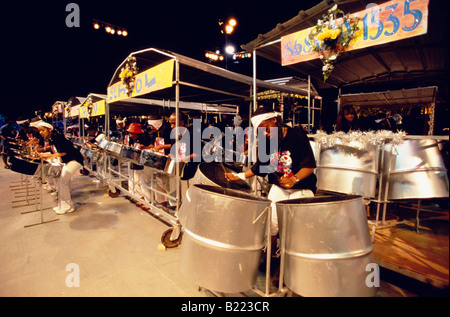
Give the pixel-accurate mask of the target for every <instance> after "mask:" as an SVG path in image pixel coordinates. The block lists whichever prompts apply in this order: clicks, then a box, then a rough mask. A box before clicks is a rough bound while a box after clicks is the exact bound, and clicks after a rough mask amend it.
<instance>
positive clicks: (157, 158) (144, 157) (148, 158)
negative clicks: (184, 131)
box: [140, 150, 169, 171]
mask: <svg viewBox="0 0 450 317" xmlns="http://www.w3.org/2000/svg"><path fill="white" fill-rule="evenodd" d="M168 160H169V157H168V156H166V155H163V154H161V153H158V152H155V151H151V150H143V151H142V154H141V159H140V164H141V165H144V166H149V167H152V168H156V169H158V170H161V171H163V170H164V169H165V167H166V164H167V161H168Z"/></svg>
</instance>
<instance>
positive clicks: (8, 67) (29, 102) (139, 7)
mask: <svg viewBox="0 0 450 317" xmlns="http://www.w3.org/2000/svg"><path fill="white" fill-rule="evenodd" d="M70 2H74V3H77V4H78V5H79V8H80V17H81V26H80V27H79V28H68V27H67V26H66V24H65V20H66V16H67V15H68V14H69V12H66V11H65V9H66V5H67V4H68V3H70ZM319 2H320V0H308V1H285V2H275V1H273V2H267V1H265V2H264V1H253V0H252V1H244V0H241V1H221V2H220V1H215V2H214V1H176V2H173V1H149V0H148V1H117V0H113V1H106V0H101V1H97V0H93V1H85V0H73V1H70V0H67V1H62V0H58V1H56V0H52V1H45V0H43V1H26V2H22V1H11V2H8V3H7V4H2V6H1V12H2V15H1V18H0V30H2V31H1V32H2V45H1V47H2V49H1V51H2V61H3V63H2V64H3V65H2V68H1V87H2V97H1V98H0V113H3V114H6V115H11V116H17V115H23V116H31V114H29V113H32V112H33V111H34V110H37V109H42V110H43V111H49V110H50V109H51V105H52V104H53V103H54V102H55V101H57V100H60V101H67V100H68V99H69V98H70V97H73V96H80V97H85V96H87V95H88V94H89V93H91V92H94V93H106V87H107V85H108V83H109V80H110V79H111V76H112V75H113V73H114V71H115V69H116V68H117V67H118V65H119V64H120V63H121V62H122V61H123V60H124V59H125V58H126V57H127V56H128V54H130V53H131V52H134V51H137V50H140V49H144V48H149V47H155V48H161V49H166V50H170V51H173V52H176V53H179V54H183V55H186V56H189V57H193V58H195V59H198V60H202V61H205V58H204V53H205V51H206V50H215V49H216V48H220V46H223V45H224V42H225V40H224V36H223V35H222V34H221V33H220V30H219V26H218V20H219V19H227V18H228V17H230V16H234V17H235V18H236V19H237V20H238V23H239V24H238V27H237V29H236V31H235V33H234V34H233V35H231V36H230V38H229V41H230V42H232V43H233V44H235V46H236V47H237V48H239V45H241V44H245V43H247V42H250V41H252V40H253V39H255V38H256V37H257V36H258V34H260V33H261V34H264V33H266V32H268V31H270V30H271V29H273V28H274V27H275V26H276V25H277V23H282V22H285V21H287V20H289V19H291V18H292V17H294V16H296V15H297V14H298V12H299V11H300V10H302V9H308V8H310V7H312V6H314V5H315V4H317V3H319ZM264 3H265V4H264ZM92 19H98V20H101V21H105V22H109V23H112V24H114V25H118V26H123V27H125V28H127V30H128V31H129V36H128V37H126V38H124V37H119V36H112V35H109V34H107V33H105V32H104V31H99V30H94V29H93V28H92ZM272 64H273V63H272ZM258 65H259V64H258ZM258 67H259V66H258ZM277 68H278V66H277ZM280 68H281V67H280ZM229 69H231V70H233V71H236V72H241V73H246V74H248V75H250V74H251V73H248V72H249V71H251V61H250V60H248V61H247V63H240V64H238V65H231V66H229ZM258 74H259V75H258V77H259V78H261V79H269V78H276V77H279V76H278V75H277V74H273V73H270V72H267V71H266V73H264V69H262V71H261V72H260V71H259V69H258ZM281 75H285V74H281Z"/></svg>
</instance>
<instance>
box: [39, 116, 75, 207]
mask: <svg viewBox="0 0 450 317" xmlns="http://www.w3.org/2000/svg"><path fill="white" fill-rule="evenodd" d="M37 127H38V129H39V133H40V134H41V136H42V137H43V138H44V139H46V140H48V141H49V143H50V145H52V146H53V147H54V149H55V153H42V154H39V156H40V157H42V158H44V159H52V158H60V160H61V161H62V163H63V168H62V170H61V175H60V177H59V182H58V206H57V207H55V208H53V210H54V211H55V212H56V213H57V214H65V213H69V212H73V211H74V210H75V208H74V206H73V202H72V197H71V193H70V182H71V179H72V176H73V174H74V173H75V172H76V171H77V170H79V169H80V168H81V166H82V165H83V156H82V155H81V153H80V150H78V149H77V148H76V147H75V146H74V145H73V143H72V142H70V141H69V140H68V139H67V138H66V137H65V136H64V134H63V133H62V132H61V131H60V130H58V129H56V128H54V127H53V126H52V125H51V124H50V123H47V122H45V121H42V122H39V124H38V126H37Z"/></svg>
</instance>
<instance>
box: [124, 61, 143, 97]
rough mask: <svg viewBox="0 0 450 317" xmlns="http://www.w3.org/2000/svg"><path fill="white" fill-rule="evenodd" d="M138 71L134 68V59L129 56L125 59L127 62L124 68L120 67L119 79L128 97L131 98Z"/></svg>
mask: <svg viewBox="0 0 450 317" xmlns="http://www.w3.org/2000/svg"><path fill="white" fill-rule="evenodd" d="M138 71H139V69H138V68H137V66H136V57H134V56H129V57H128V58H127V62H126V64H125V67H122V69H121V70H120V74H119V78H120V80H121V81H122V83H123V84H124V86H125V88H126V90H127V94H128V96H131V94H132V93H133V89H134V82H135V79H136V75H137V74H138Z"/></svg>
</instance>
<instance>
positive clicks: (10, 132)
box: [0, 119, 16, 169]
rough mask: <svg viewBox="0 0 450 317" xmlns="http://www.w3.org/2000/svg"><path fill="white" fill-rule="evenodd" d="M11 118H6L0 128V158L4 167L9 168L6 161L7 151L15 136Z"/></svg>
mask: <svg viewBox="0 0 450 317" xmlns="http://www.w3.org/2000/svg"><path fill="white" fill-rule="evenodd" d="M13 122H14V121H13V120H10V119H6V124H5V125H4V126H2V127H1V128H0V139H1V140H2V158H3V163H4V164H5V168H6V169H10V168H11V167H10V165H9V163H8V152H9V149H10V146H9V144H10V142H11V141H13V140H14V138H15V137H16V129H14V127H13Z"/></svg>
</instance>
